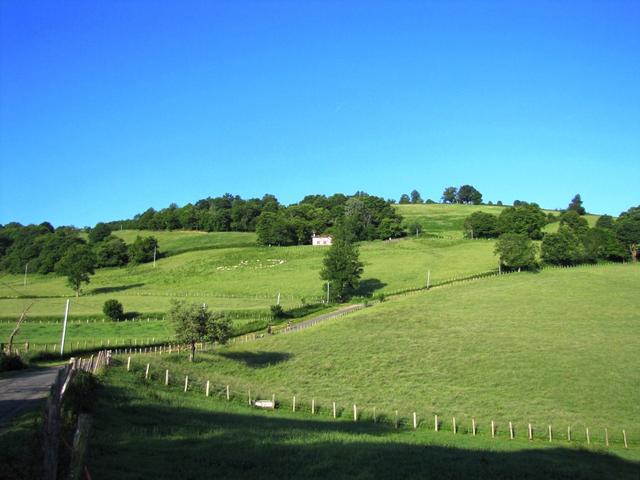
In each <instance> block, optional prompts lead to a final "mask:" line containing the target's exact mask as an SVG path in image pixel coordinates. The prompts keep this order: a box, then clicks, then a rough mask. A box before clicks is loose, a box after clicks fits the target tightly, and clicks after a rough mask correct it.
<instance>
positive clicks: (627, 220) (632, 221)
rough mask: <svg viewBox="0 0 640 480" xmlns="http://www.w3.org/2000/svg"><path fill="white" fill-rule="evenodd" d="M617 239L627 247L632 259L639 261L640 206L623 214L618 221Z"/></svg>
mask: <svg viewBox="0 0 640 480" xmlns="http://www.w3.org/2000/svg"><path fill="white" fill-rule="evenodd" d="M615 231H616V237H618V240H620V241H621V242H622V244H623V245H625V246H626V247H627V249H628V250H629V252H630V254H631V258H632V259H633V260H634V261H636V260H637V259H638V245H640V205H639V206H637V207H632V208H630V209H629V210H627V211H626V212H622V213H621V214H620V217H618V220H616V226H615Z"/></svg>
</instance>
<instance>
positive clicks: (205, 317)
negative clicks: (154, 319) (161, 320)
mask: <svg viewBox="0 0 640 480" xmlns="http://www.w3.org/2000/svg"><path fill="white" fill-rule="evenodd" d="M169 319H170V320H171V321H172V322H173V325H174V327H175V330H176V339H177V340H178V342H180V343H185V344H187V345H189V347H190V354H189V361H191V362H192V361H193V360H194V359H195V355H196V344H197V343H198V342H218V343H221V344H224V343H226V342H227V340H228V339H229V337H230V336H231V332H232V327H231V322H230V321H229V320H228V319H227V318H225V316H224V315H223V314H214V313H212V312H211V311H209V309H208V308H207V305H206V304H197V303H193V304H186V303H184V302H179V301H175V300H173V301H172V302H171V308H170V309H169Z"/></svg>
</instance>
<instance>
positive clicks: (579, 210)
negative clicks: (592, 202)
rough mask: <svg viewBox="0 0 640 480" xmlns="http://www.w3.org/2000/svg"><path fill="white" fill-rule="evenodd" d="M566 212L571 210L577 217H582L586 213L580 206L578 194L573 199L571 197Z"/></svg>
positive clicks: (580, 199) (580, 201)
mask: <svg viewBox="0 0 640 480" xmlns="http://www.w3.org/2000/svg"><path fill="white" fill-rule="evenodd" d="M567 210H573V211H574V212H576V213H577V214H578V215H584V214H585V213H587V212H586V211H585V209H584V207H583V206H582V198H580V194H579V193H578V194H576V196H575V197H573V199H572V200H571V203H569V206H568V207H567Z"/></svg>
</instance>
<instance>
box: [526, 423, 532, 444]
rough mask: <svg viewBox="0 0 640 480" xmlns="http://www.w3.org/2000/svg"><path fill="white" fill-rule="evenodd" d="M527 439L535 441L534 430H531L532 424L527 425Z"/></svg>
mask: <svg viewBox="0 0 640 480" xmlns="http://www.w3.org/2000/svg"><path fill="white" fill-rule="evenodd" d="M527 438H528V439H529V440H533V430H532V429H531V424H528V425H527Z"/></svg>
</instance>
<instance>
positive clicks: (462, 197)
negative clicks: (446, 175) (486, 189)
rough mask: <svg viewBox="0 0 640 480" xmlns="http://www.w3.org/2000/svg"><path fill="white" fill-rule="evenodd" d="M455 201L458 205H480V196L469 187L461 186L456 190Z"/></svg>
mask: <svg viewBox="0 0 640 480" xmlns="http://www.w3.org/2000/svg"><path fill="white" fill-rule="evenodd" d="M456 200H457V201H458V203H464V204H473V205H480V204H481V203H482V194H481V193H480V192H479V191H478V190H476V188H475V187H473V186H471V185H462V186H461V187H460V188H459V189H458V193H457V195H456Z"/></svg>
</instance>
